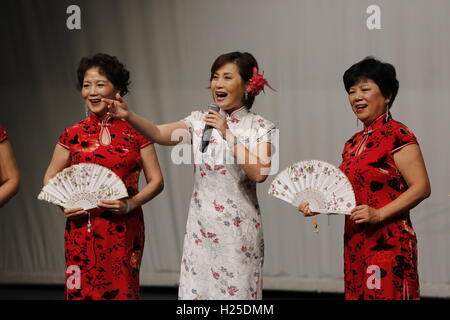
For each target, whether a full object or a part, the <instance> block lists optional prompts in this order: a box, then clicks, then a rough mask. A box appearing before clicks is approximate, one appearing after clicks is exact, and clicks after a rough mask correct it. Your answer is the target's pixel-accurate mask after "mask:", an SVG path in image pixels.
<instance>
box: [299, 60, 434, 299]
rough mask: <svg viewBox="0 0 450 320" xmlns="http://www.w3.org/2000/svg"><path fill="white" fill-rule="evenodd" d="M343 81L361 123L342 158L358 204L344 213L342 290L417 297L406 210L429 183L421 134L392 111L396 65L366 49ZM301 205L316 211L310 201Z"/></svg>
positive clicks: (353, 295) (357, 295)
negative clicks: (412, 129) (418, 135)
mask: <svg viewBox="0 0 450 320" xmlns="http://www.w3.org/2000/svg"><path fill="white" fill-rule="evenodd" d="M344 84H345V89H346V91H347V93H348V98H349V102H350V105H351V107H352V110H353V112H354V113H355V114H356V116H357V118H358V119H359V120H360V121H361V122H363V124H364V129H363V130H362V131H360V132H357V133H355V134H354V135H353V136H352V137H351V138H350V139H349V140H348V141H347V142H346V143H345V146H344V150H343V153H342V164H341V166H340V169H341V170H342V171H343V172H344V173H345V174H346V175H347V177H348V178H349V180H350V182H351V183H352V186H353V189H354V191H355V196H356V204H357V206H356V208H354V209H353V210H352V212H351V216H346V219H345V232H344V278H345V279H344V280H345V298H346V299H349V300H352V299H370V300H387V299H389V300H394V299H395V300H413V299H420V293H419V276H418V271H417V239H416V234H415V232H414V229H413V227H412V224H411V220H410V216H409V210H410V209H412V208H414V207H415V206H416V205H418V204H419V203H420V202H421V201H422V200H424V199H425V198H427V197H428V196H429V195H430V192H431V191H430V183H429V179H428V175H427V171H426V168H425V164H424V160H423V157H422V153H421V151H420V147H419V145H418V142H417V139H416V137H415V136H414V134H413V133H412V132H411V131H410V130H409V129H408V128H407V127H406V126H405V125H403V124H402V123H400V122H398V121H396V120H393V119H392V117H391V114H390V112H389V109H390V108H391V106H392V104H393V102H394V100H395V97H396V94H397V91H398V81H397V79H396V72H395V69H394V67H393V66H392V65H390V64H388V63H383V62H380V61H378V60H376V59H373V58H371V57H368V58H366V59H364V60H362V61H360V62H358V63H356V64H354V65H353V66H352V67H350V68H349V69H348V70H347V71H346V72H345V74H344ZM300 210H301V211H303V212H305V214H306V215H312V214H314V213H311V211H310V210H309V207H308V206H307V204H302V205H301V208H300Z"/></svg>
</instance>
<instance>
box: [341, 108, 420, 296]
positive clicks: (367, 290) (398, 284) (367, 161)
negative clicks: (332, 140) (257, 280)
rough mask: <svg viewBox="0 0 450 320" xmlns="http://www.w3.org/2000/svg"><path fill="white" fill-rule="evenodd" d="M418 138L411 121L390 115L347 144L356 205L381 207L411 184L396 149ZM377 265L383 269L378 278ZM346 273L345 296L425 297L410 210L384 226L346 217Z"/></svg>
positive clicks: (346, 157)
mask: <svg viewBox="0 0 450 320" xmlns="http://www.w3.org/2000/svg"><path fill="white" fill-rule="evenodd" d="M415 143H417V140H416V137H415V136H414V134H413V133H412V132H411V131H410V130H409V129H408V128H407V127H406V126H404V125H403V124H401V123H400V122H397V121H395V120H391V119H389V120H388V121H386V119H385V115H382V116H381V117H379V118H378V119H377V120H375V121H374V123H372V125H370V126H369V127H368V128H365V129H364V130H363V131H361V132H358V133H356V134H355V135H353V137H351V138H350V140H348V141H347V142H346V143H345V146H344V151H343V154H342V158H343V161H342V164H341V166H340V169H341V170H342V171H343V172H344V173H345V174H346V175H347V177H348V178H349V180H350V182H351V183H352V186H353V189H354V191H355V196H356V203H357V205H363V204H365V205H369V206H371V207H373V208H376V209H378V208H382V207H383V206H385V205H387V204H388V203H390V202H391V201H393V200H395V199H396V198H397V197H398V196H400V195H401V194H402V193H403V192H405V191H406V190H407V189H408V185H407V184H406V182H405V180H404V179H403V177H402V176H401V174H400V172H399V171H398V169H397V167H396V165H395V163H394V158H393V154H394V153H395V152H396V151H398V150H400V149H401V148H403V147H405V146H407V145H410V144H415ZM371 266H372V267H371ZM373 266H377V267H378V268H379V269H378V270H379V275H380V278H378V279H379V281H378V282H377V281H376V280H375V277H374V275H375V272H374V271H373V269H372V268H374V267H373ZM344 278H345V298H346V299H376V300H379V299H395V300H398V299H419V298H420V295H419V278H418V273H417V240H416V235H415V232H414V230H413V228H412V225H411V220H410V217H409V212H405V213H404V214H401V215H399V216H396V217H394V218H392V219H390V220H389V221H386V222H384V223H382V224H380V225H366V224H361V225H357V224H355V223H354V222H353V221H352V220H350V218H349V217H348V216H347V217H346V220H345V233H344Z"/></svg>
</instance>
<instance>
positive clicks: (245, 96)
mask: <svg viewBox="0 0 450 320" xmlns="http://www.w3.org/2000/svg"><path fill="white" fill-rule="evenodd" d="M244 100H245V101H246V102H247V100H248V92H247V91H245V94H244Z"/></svg>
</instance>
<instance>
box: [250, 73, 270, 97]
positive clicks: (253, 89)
mask: <svg viewBox="0 0 450 320" xmlns="http://www.w3.org/2000/svg"><path fill="white" fill-rule="evenodd" d="M264 86H268V87H269V88H270V89H272V90H273V91H275V92H276V91H277V90H275V89H274V88H272V87H271V86H270V84H269V82H267V80H266V79H265V78H264V71H263V73H262V74H259V73H258V68H256V67H253V76H252V77H251V79H250V80H249V82H248V87H247V92H248V93H250V94H252V95H254V96H257V95H258V94H260V93H261V91H262V92H264V93H265V91H264Z"/></svg>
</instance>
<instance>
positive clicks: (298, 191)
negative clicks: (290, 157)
mask: <svg viewBox="0 0 450 320" xmlns="http://www.w3.org/2000/svg"><path fill="white" fill-rule="evenodd" d="M268 192H269V194H271V195H273V196H275V197H277V198H279V199H281V200H284V201H286V202H288V203H290V204H292V205H294V206H295V207H297V208H298V206H299V205H300V203H301V202H303V201H307V202H308V203H309V207H310V209H311V211H313V212H318V213H325V214H350V211H351V210H352V209H353V208H354V207H355V206H356V201H355V194H354V192H353V188H352V185H351V184H350V181H349V180H348V178H347V177H346V176H345V174H344V173H343V172H342V171H341V170H339V169H338V168H337V167H335V166H333V165H332V164H329V163H327V162H324V161H320V160H306V161H300V162H297V163H294V164H293V165H291V166H289V167H288V168H286V169H285V170H283V171H282V172H280V173H279V174H278V176H277V177H276V178H275V179H274V181H273V182H272V184H271V185H270V188H269V191H268Z"/></svg>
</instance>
